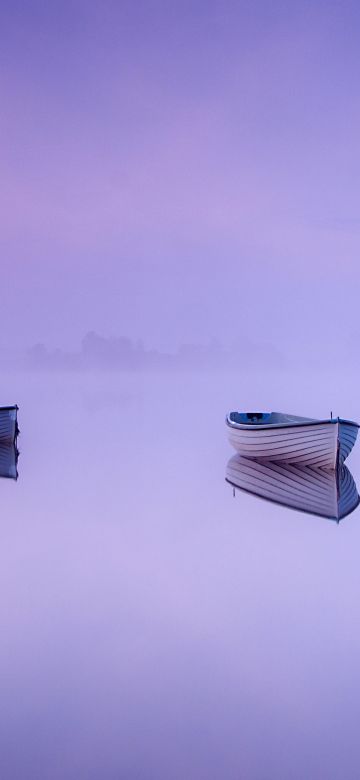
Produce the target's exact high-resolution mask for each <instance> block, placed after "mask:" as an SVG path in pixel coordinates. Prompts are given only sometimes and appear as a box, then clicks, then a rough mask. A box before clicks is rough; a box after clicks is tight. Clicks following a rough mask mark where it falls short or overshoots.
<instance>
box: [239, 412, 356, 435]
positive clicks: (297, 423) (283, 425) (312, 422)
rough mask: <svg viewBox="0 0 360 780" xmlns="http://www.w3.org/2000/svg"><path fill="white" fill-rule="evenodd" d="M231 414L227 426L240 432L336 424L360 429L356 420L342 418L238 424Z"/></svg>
mask: <svg viewBox="0 0 360 780" xmlns="http://www.w3.org/2000/svg"><path fill="white" fill-rule="evenodd" d="M230 414H232V412H229V414H227V415H226V418H225V422H226V424H227V425H228V426H229V428H237V429H238V430H240V431H241V430H242V431H258V430H260V431H264V430H268V431H273V430H276V428H304V427H307V426H308V425H327V424H331V425H336V423H343V424H345V425H352V426H353V427H354V428H360V425H359V423H356V422H354V420H344V419H343V418H342V417H331V418H330V419H327V420H310V419H309V420H307V419H306V417H304V419H303V420H301V421H294V422H283V423H264V425H261V424H259V423H255V424H254V423H237V422H235V421H234V420H230Z"/></svg>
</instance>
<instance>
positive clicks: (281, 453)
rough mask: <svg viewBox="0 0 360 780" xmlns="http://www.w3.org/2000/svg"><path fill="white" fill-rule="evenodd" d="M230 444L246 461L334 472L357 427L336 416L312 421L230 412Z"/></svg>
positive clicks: (272, 414)
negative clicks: (253, 460)
mask: <svg viewBox="0 0 360 780" xmlns="http://www.w3.org/2000/svg"><path fill="white" fill-rule="evenodd" d="M226 425H227V430H228V435H229V440H230V443H231V444H232V445H233V447H235V449H236V450H237V451H238V452H240V453H241V455H244V456H245V457H247V458H256V459H257V460H262V461H274V462H276V463H281V462H283V463H301V464H306V465H307V466H315V467H317V468H318V467H321V468H324V469H335V468H336V467H337V466H338V465H342V464H343V463H344V461H345V458H347V456H348V455H349V453H350V452H351V450H352V448H353V446H354V444H355V441H356V437H357V432H358V428H359V426H358V424H357V423H355V422H352V421H351V420H342V419H340V418H339V417H336V418H331V419H329V420H312V419H310V418H308V417H295V416H294V415H287V414H281V413H280V412H269V413H263V412H230V414H228V415H227V418H226Z"/></svg>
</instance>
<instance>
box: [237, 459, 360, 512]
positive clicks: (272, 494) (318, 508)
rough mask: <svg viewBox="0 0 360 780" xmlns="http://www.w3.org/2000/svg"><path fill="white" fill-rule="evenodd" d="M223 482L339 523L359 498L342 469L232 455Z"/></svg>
mask: <svg viewBox="0 0 360 780" xmlns="http://www.w3.org/2000/svg"><path fill="white" fill-rule="evenodd" d="M225 478H226V481H227V482H229V483H230V484H231V485H232V486H233V487H234V488H239V489H240V490H243V491H245V492H247V493H252V494H253V495H254V496H258V497H259V498H264V499H265V500H266V501H272V502H274V503H276V504H282V505H283V506H286V507H288V508H289V509H297V510H298V511H301V512H308V513H309V514H313V515H320V516H321V517H326V518H328V519H329V520H336V522H339V521H340V520H341V519H342V518H343V517H346V515H349V514H350V513H351V512H353V511H354V509H356V507H357V506H358V504H359V501H360V497H359V494H358V492H357V488H356V484H355V481H354V479H353V477H352V475H351V474H350V471H349V469H348V468H347V467H346V466H341V467H340V468H339V469H338V471H324V470H322V469H316V468H312V467H311V466H291V465H290V464H286V465H281V464H279V463H269V462H267V463H260V462H257V461H255V460H251V459H250V458H245V457H243V456H242V455H234V456H233V457H232V458H231V459H230V460H229V462H228V464H227V467H226V477H225Z"/></svg>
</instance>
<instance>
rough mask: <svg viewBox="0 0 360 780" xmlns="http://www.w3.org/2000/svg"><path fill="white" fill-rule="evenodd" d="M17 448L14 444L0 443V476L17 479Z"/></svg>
mask: <svg viewBox="0 0 360 780" xmlns="http://www.w3.org/2000/svg"><path fill="white" fill-rule="evenodd" d="M18 455H19V453H18V449H17V446H16V444H15V443H14V444H9V445H3V444H0V477H8V478H9V479H17V477H18V472H17V462H18Z"/></svg>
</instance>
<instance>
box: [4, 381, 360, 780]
mask: <svg viewBox="0 0 360 780" xmlns="http://www.w3.org/2000/svg"><path fill="white" fill-rule="evenodd" d="M1 400H2V402H3V403H12V402H18V403H19V406H20V411H19V424H20V429H21V436H20V439H19V447H20V450H21V455H20V458H19V480H18V482H17V483H16V482H14V481H12V480H5V479H3V480H0V496H1V505H2V513H1V515H2V521H1V537H2V544H1V552H0V556H1V562H0V564H1V565H0V586H1V628H2V631H1V643H0V668H1V708H0V763H1V777H3V778H4V780H32V779H33V778H34V780H35V778H36V780H75V778H76V780H82V779H84V780H95V779H96V780H98V779H99V778H101V780H115V779H116V780H162V779H163V778H164V780H165V778H166V780H184V779H185V778H186V779H187V780H269V779H271V780H272V778H274V779H275V778H276V780H282V779H283V778H284V780H285V779H286V780H287V779H288V778H292V779H294V780H298V779H299V780H300V778H301V780H303V778H326V780H335V779H336V780H337V779H339V780H340V778H341V780H343V778H347V780H352V778H354V780H355V778H358V777H359V776H360V747H359V739H358V723H359V716H360V701H359V695H360V685H359V683H360V679H359V678H360V663H359V658H360V620H359V617H360V614H359V613H360V567H359V558H360V510H359V509H357V510H355V512H353V513H352V514H351V515H350V516H349V517H347V518H345V519H344V520H343V521H342V522H341V523H340V524H339V525H337V524H336V523H334V522H331V521H329V520H325V519H323V518H321V517H315V516H314V517H313V516H310V515H305V514H301V513H299V512H296V511H291V510H287V509H286V508H284V507H279V506H276V505H274V504H271V503H267V502H265V501H260V500H258V499H256V498H254V497H253V496H249V495H246V494H242V493H239V492H237V494H236V497H235V499H234V498H233V494H232V488H231V486H230V485H228V484H227V483H226V482H225V480H224V476H225V469H226V464H227V461H228V459H229V458H230V457H231V455H232V454H233V452H232V450H231V448H230V446H229V445H228V443H227V440H226V433H225V425H224V416H225V412H226V411H227V410H228V409H229V408H237V407H243V408H254V407H257V408H259V409H264V410H271V409H274V410H276V411H285V412H290V413H295V414H304V415H309V416H327V415H328V414H329V412H330V409H332V410H333V411H334V414H340V415H342V416H345V417H350V418H354V419H357V418H359V417H360V405H359V403H357V399H356V384H355V381H354V380H353V381H352V382H350V380H349V378H348V377H347V378H346V381H345V379H344V381H343V384H342V385H339V381H338V379H336V382H335V381H334V378H333V377H331V376H330V375H329V376H325V375H322V376H320V377H317V378H315V379H314V377H308V378H304V376H303V375H301V374H299V375H295V374H294V373H293V374H289V375H285V374H283V375H281V376H280V377H279V376H273V377H271V376H260V375H259V376H255V375H254V376H252V377H241V376H239V375H237V376H236V375H225V376H221V375H220V374H218V375H215V374H203V375H191V374H189V373H188V374H185V373H184V374H178V375H172V376H169V375H167V376H166V375H165V376H164V375H157V376H140V375H133V376H127V375H119V374H114V375H111V374H107V375H106V374H104V375H98V376H96V375H91V374H89V375H60V374H59V375H57V374H56V375H52V376H49V375H47V374H37V375H35V374H34V375H31V374H26V375H20V374H14V375H13V376H5V377H2V399H1ZM357 447H358V449H359V452H358V451H357V448H356V447H355V450H354V452H353V453H352V455H351V456H350V458H349V461H348V465H349V467H350V470H351V472H352V474H353V476H354V478H355V479H356V480H357V482H358V486H359V482H360V443H359V442H358V443H357Z"/></svg>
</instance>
